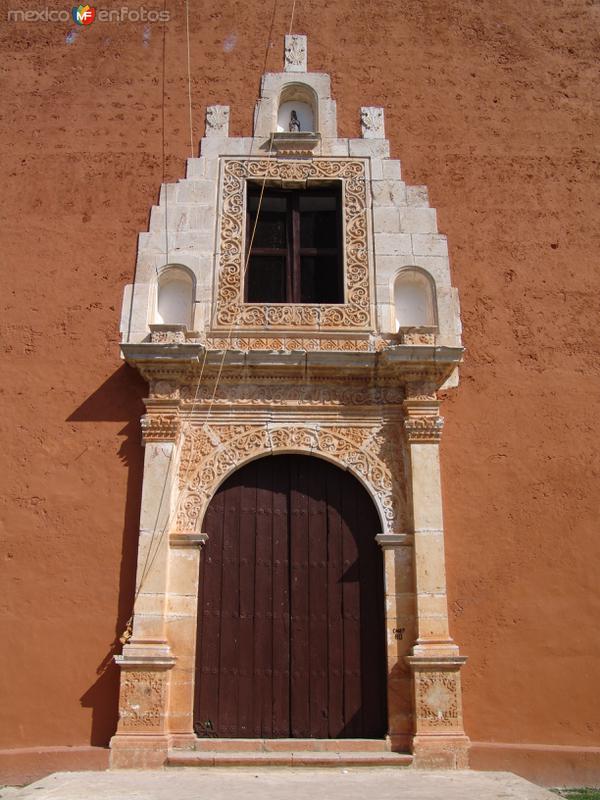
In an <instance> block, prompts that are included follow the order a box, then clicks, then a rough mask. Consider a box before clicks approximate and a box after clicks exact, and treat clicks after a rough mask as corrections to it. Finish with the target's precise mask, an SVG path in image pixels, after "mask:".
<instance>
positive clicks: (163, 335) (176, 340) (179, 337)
mask: <svg viewBox="0 0 600 800" xmlns="http://www.w3.org/2000/svg"><path fill="white" fill-rule="evenodd" d="M150 340H151V342H152V344H184V343H185V333H184V332H183V331H152V333H151V334H150Z"/></svg>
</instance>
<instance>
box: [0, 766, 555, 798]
mask: <svg viewBox="0 0 600 800" xmlns="http://www.w3.org/2000/svg"><path fill="white" fill-rule="evenodd" d="M0 798H6V799H7V800H8V798H11V800H33V798H35V800H254V799H255V798H260V800H338V799H339V800H365V798H368V800H556V795H554V794H551V793H550V792H549V791H547V790H546V789H541V788H540V787H539V786H535V785H534V784H533V783H529V782H528V781H526V780H524V779H523V778H519V777H517V776H516V775H513V774H511V773H509V772H470V771H464V772H462V771H453V772H441V771H440V772H429V771H425V770H418V771H417V770H413V769H410V768H409V769H406V768H404V769H402V768H384V767H370V768H360V767H347V768H342V767H340V768H338V767H330V768H327V769H308V768H296V769H293V768H286V767H275V768H268V767H263V768H258V769H256V768H255V769H252V768H247V767H227V768H219V767H213V768H207V769H201V768H198V767H191V768H190V767H187V768H186V767H180V768H169V769H163V770H152V771H150V770H146V771H141V770H122V771H115V772H57V773H55V774H54V775H49V776H48V777H46V778H43V779H42V780H41V781H37V782H36V783H32V784H30V785H29V786H26V787H25V788H23V789H0Z"/></svg>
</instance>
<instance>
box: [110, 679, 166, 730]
mask: <svg viewBox="0 0 600 800" xmlns="http://www.w3.org/2000/svg"><path fill="white" fill-rule="evenodd" d="M165 688H166V675H165V673H164V672H160V671H155V672H152V671H148V672H137V671H130V670H124V671H123V673H122V676H121V697H120V704H119V705H120V718H121V727H122V728H123V729H124V730H126V731H140V730H148V729H156V728H161V726H162V716H163V714H164V709H165Z"/></svg>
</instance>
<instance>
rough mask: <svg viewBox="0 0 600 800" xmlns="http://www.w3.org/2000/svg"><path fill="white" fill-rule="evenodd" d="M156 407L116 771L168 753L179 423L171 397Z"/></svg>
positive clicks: (151, 417) (160, 760)
mask: <svg viewBox="0 0 600 800" xmlns="http://www.w3.org/2000/svg"><path fill="white" fill-rule="evenodd" d="M165 383H166V382H163V384H165ZM161 388H162V389H163V390H164V389H166V388H167V387H166V386H165V385H163V386H162V387H161ZM157 402H158V405H157V406H156V407H155V405H154V404H153V400H152V399H150V400H149V401H147V406H148V411H149V413H148V414H147V415H146V416H145V417H144V418H143V419H142V430H143V433H144V444H145V454H144V482H143V487H142V508H141V514H140V536H139V545H138V561H137V573H136V594H135V602H134V611H133V625H132V637H131V639H130V640H129V641H128V642H127V643H126V644H125V646H124V647H123V653H122V655H120V656H116V657H115V661H116V662H117V664H118V665H119V666H120V668H121V687H120V694H119V725H118V728H117V733H116V734H115V736H114V737H113V738H112V741H111V766H112V767H113V768H123V767H139V768H152V767H157V766H162V764H164V762H165V759H166V754H167V748H168V733H169V730H168V720H167V703H168V696H169V678H170V674H169V673H170V670H171V669H172V667H173V666H174V664H175V658H174V656H173V653H172V651H171V648H170V646H169V643H168V641H167V636H166V621H167V598H168V595H167V587H168V568H169V564H168V561H169V540H168V529H169V526H170V522H171V517H172V512H173V508H172V504H173V502H174V498H173V494H174V490H175V485H176V484H175V476H176V474H177V464H176V460H177V456H176V443H175V442H176V438H177V436H178V433H179V422H178V419H177V413H176V408H175V407H174V406H173V402H172V401H171V400H170V399H168V398H164V399H161V400H159V401H157Z"/></svg>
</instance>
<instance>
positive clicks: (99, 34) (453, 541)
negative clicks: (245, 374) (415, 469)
mask: <svg viewBox="0 0 600 800" xmlns="http://www.w3.org/2000/svg"><path fill="white" fill-rule="evenodd" d="M49 5H50V7H52V8H57V9H62V6H61V5H59V4H56V3H50V4H49ZM116 5H117V4H112V7H116ZM135 5H136V3H134V2H132V3H129V6H130V7H135ZM190 5H191V6H192V10H191V32H192V37H191V59H192V66H193V86H192V91H193V104H194V139H195V142H196V148H197V140H198V137H199V135H200V134H201V130H202V120H203V114H204V107H205V105H206V104H209V103H227V104H230V105H231V109H232V111H231V115H232V120H231V133H232V135H249V134H250V132H251V119H252V110H253V103H254V99H255V97H256V96H257V94H258V82H259V79H260V76H261V74H262V72H263V71H264V69H265V66H266V68H267V69H271V70H278V69H280V67H281V64H282V37H283V34H284V33H285V32H287V28H288V25H289V20H290V12H291V5H292V3H291V0H289V1H288V0H286V2H284V1H283V0H278V2H277V3H275V4H274V3H273V2H272V1H271V0H267V2H264V3H262V2H260V3H259V2H252V1H250V2H246V3H243V4H240V3H236V2H232V0H220V2H219V3H209V2H193V3H191V4H190ZM8 6H9V4H8V3H7V2H0V15H1V16H0V19H1V20H2V24H1V25H0V38H1V42H2V56H1V59H0V84H1V86H2V117H3V120H2V136H1V137H0V148H1V150H2V159H1V163H2V178H1V181H0V185H1V186H2V197H1V200H0V205H1V210H0V236H1V239H2V245H1V249H0V265H1V269H2V293H1V296H0V297H1V303H2V317H1V320H0V321H1V325H2V349H3V361H2V363H3V368H2V382H1V389H0V391H1V394H2V405H3V413H2V415H1V417H0V425H1V428H2V433H1V435H2V442H3V446H2V454H1V457H2V465H1V472H0V474H1V476H2V489H3V491H2V500H1V510H2V529H1V536H2V550H1V554H2V584H3V587H4V588H3V591H2V593H1V595H0V598H1V599H0V603H1V605H2V612H1V618H0V622H1V625H2V630H1V637H2V638H1V641H2V643H3V657H2V671H1V678H0V680H1V681H2V698H1V701H0V714H1V715H2V717H3V719H2V721H1V722H0V737H1V739H0V748H12V747H31V746H51V745H85V744H90V743H91V744H94V745H105V744H106V743H107V742H108V740H109V737H110V736H111V734H112V733H113V731H114V728H115V724H116V707H117V675H116V670H115V668H114V666H112V665H111V664H110V656H111V655H112V654H113V653H114V652H115V649H114V645H115V637H116V636H118V634H119V633H120V632H121V630H122V629H123V626H124V623H125V621H126V619H127V618H128V616H129V613H130V603H131V599H132V580H133V567H134V559H135V549H136V528H137V515H138V511H139V496H140V492H139V489H140V478H141V461H142V451H141V448H140V435H139V425H138V419H139V415H140V413H141V398H142V397H143V396H144V391H145V386H144V384H143V382H141V381H140V380H139V379H138V378H137V377H136V376H135V374H133V372H132V371H131V370H129V369H128V368H126V367H124V366H123V365H122V363H121V362H120V360H119V356H118V332H117V328H118V318H119V310H120V303H121V294H122V288H123V285H124V284H125V283H127V282H130V281H131V280H132V276H133V269H134V261H135V251H136V235H137V233H138V231H142V230H144V229H145V228H146V224H147V219H148V214H149V210H150V206H151V205H152V204H153V203H154V202H156V198H157V193H158V190H159V187H160V183H161V181H162V180H164V179H165V178H166V179H169V180H176V179H177V178H179V177H181V176H183V174H184V160H185V158H186V157H187V156H188V155H189V129H188V105H187V81H186V57H185V26H184V13H183V8H184V6H183V3H182V2H181V0H179V1H178V2H173V1H170V2H168V8H169V10H170V11H171V13H172V21H171V22H170V23H169V24H168V25H167V26H166V39H165V41H164V42H163V32H162V28H161V26H160V25H148V26H146V27H145V26H144V25H143V24H136V23H123V24H116V23H113V24H110V23H100V22H96V23H94V24H93V25H92V26H91V27H89V28H76V26H74V25H73V24H71V23H54V24H51V23H32V24H27V23H18V24H16V23H6V22H5V20H6V12H7V8H8ZM10 6H11V7H12V8H15V7H18V6H17V4H16V3H14V2H12V1H11V4H10ZM27 7H33V6H32V5H31V4H27ZM98 7H99V8H100V6H98ZM148 7H154V8H160V7H161V6H160V4H158V5H157V6H150V5H149V4H148ZM599 24H600V5H599V4H598V3H597V2H592V1H591V0H589V2H588V1H586V0H562V2H559V1H558V0H552V1H551V2H549V1H548V0H544V1H543V2H542V0H530V1H529V2H528V3H527V4H524V3H523V2H522V0H503V2H501V3H498V2H497V0H403V2H385V0H360V1H359V0H356V1H355V2H350V1H349V0H338V1H337V2H328V0H321V2H316V1H315V0H298V2H297V5H296V20H295V24H294V29H295V31H296V32H299V33H307V34H308V35H309V65H310V68H311V69H312V70H314V71H320V70H321V71H326V72H329V73H331V76H332V82H333V92H334V96H335V98H336V99H337V102H338V114H339V122H340V134H341V135H342V136H356V135H358V127H359V126H358V117H359V113H358V112H359V106H360V105H371V104H372V105H382V106H384V107H385V109H386V122H387V131H388V135H389V137H390V139H391V142H392V155H393V156H394V157H399V158H400V159H401V160H402V163H403V169H404V177H405V179H406V180H407V181H408V182H410V183H425V184H427V185H428V187H429V191H430V197H431V201H432V204H433V205H434V206H436V207H437V209H438V218H439V222H440V228H441V230H442V231H443V232H444V233H446V234H447V235H448V237H449V244H450V254H451V262H452V268H453V282H454V284H455V285H456V286H458V288H459V290H460V295H461V304H462V311H463V321H464V327H465V343H466V347H467V355H466V361H465V366H464V368H463V370H462V384H461V387H460V389H459V391H458V392H454V393H451V394H449V396H448V399H447V402H446V403H445V416H446V419H447V425H446V433H445V435H444V441H443V445H442V454H443V469H444V490H445V498H446V503H445V507H446V518H447V541H448V570H449V591H450V599H451V612H452V630H453V634H454V636H455V638H456V640H457V641H458V642H459V643H460V645H461V649H462V651H463V652H464V653H465V654H466V655H468V656H469V663H468V665H467V667H466V668H465V670H464V672H463V680H464V703H465V717H466V726H467V732H468V734H469V735H470V736H471V738H472V739H473V740H476V741H482V742H490V741H497V742H516V743H542V744H548V743H550V744H561V745H579V746H583V745H588V746H589V745H594V744H598V743H599V740H600V707H599V700H598V698H599V696H600V695H599V692H598V685H599V683H600V666H599V656H600V642H599V638H600V637H599V636H598V619H599V617H600V600H599V595H598V577H597V576H598V568H597V558H598V523H597V518H598V513H599V508H598V505H599V503H598V488H597V487H598V472H599V468H598V460H597V458H596V453H595V449H596V447H597V442H598V434H599V429H600V414H599V413H598V389H599V385H598V359H597V348H598V338H599V337H598V311H599V308H598V306H599V303H598V297H599V296H600V273H599V271H598V266H597V254H598V245H599V239H600V234H599V228H598V223H597V208H598V201H599V200H600V197H599V194H600V192H599V181H598V178H599V167H598V144H599V136H600V135H599V133H598V131H599V130H600V124H599V123H600V118H599V117H600V112H599V111H598V109H599V108H600V104H599V100H600V97H599V96H598V95H599V94H600V89H599V83H598V80H597V52H598V46H599V44H600V38H599V35H598V26H599ZM269 41H271V42H272V44H271V45H270V46H269V47H268V48H267V43H268V42H269ZM163 49H164V53H165V80H164V83H163ZM163 125H164V128H163ZM163 130H164V135H163ZM163 155H164V158H163Z"/></svg>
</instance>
